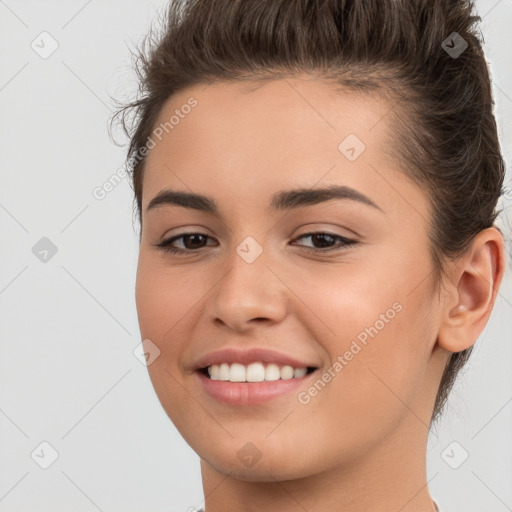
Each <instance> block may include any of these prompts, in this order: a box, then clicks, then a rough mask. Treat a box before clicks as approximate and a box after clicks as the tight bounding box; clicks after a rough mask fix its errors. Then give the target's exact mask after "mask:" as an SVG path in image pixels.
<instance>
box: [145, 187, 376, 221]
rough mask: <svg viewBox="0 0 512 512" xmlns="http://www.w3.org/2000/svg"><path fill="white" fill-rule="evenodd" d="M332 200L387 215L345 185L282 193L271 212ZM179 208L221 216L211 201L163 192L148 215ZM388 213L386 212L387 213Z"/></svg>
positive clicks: (167, 190) (208, 198) (367, 198)
mask: <svg viewBox="0 0 512 512" xmlns="http://www.w3.org/2000/svg"><path fill="white" fill-rule="evenodd" d="M332 199H344V200H351V201H358V202H359V203H362V204H365V205H367V206H371V207H372V208H376V209H377V210H380V211H381V212H382V211H383V210H382V209H381V208H380V207H379V206H378V205H377V204H376V203H375V202H374V201H372V200H371V199H370V198H369V197H367V196H365V195H364V194H362V193H361V192H359V191H357V190H356V189H353V188H351V187H347V186H344V185H341V186H338V185H330V186H326V187H322V188H300V189H296V190H282V191H279V192H277V193H275V194H274V195H273V196H272V200H271V202H270V208H271V209H272V210H276V211H279V210H290V209H293V208H301V207H303V206H309V205H313V204H318V203H323V202H326V201H331V200H332ZM164 205H175V206H182V207H184V208H191V209H194V210H199V211H202V212H206V213H211V214H213V215H217V216H220V211H219V207H218V205H217V203H216V202H215V200H214V199H212V198H211V197H207V196H204V195H201V194H195V193H191V192H180V191H176V190H171V189H164V190H162V191H160V192H159V193H158V194H157V195H156V196H155V197H154V198H153V199H152V200H151V201H150V203H149V204H148V206H147V208H146V211H149V210H152V209H153V208H157V207H159V206H164ZM383 213H384V212H383Z"/></svg>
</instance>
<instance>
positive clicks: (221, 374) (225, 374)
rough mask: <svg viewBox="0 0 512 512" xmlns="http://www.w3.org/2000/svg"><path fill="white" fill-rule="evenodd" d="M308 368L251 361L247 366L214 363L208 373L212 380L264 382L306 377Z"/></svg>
mask: <svg viewBox="0 0 512 512" xmlns="http://www.w3.org/2000/svg"><path fill="white" fill-rule="evenodd" d="M307 371H308V370H307V368H293V367H292V366H288V365H285V366H282V367H279V366H278V365H277V364H274V363H270V364H268V365H267V366H266V367H265V366H264V365H263V363H251V364H249V365H247V366H245V365H243V364H240V363H233V364H231V365H230V364H228V363H222V364H212V365H211V366H209V367H208V374H209V375H210V378H211V379H212V380H224V381H230V382H263V381H273V380H279V379H281V380H289V379H293V378H300V377H304V375H306V373H307Z"/></svg>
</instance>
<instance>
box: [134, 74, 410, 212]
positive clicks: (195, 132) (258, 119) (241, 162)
mask: <svg viewBox="0 0 512 512" xmlns="http://www.w3.org/2000/svg"><path fill="white" fill-rule="evenodd" d="M191 105H193V106H191ZM390 108H392V107H391V106H390V105H389V104H388V103H387V102H385V101H384V100H383V99H382V98H381V96H380V95H376V94H373V95H370V94H361V93H356V92H353V91H346V90H342V91H340V90H336V89H335V88H334V86H332V85H330V84H327V83H326V82H324V81H321V80H319V79H316V78H311V77H306V78H304V77H293V78H285V79H279V80H273V81H269V82H264V83H262V82H255V81H252V82H235V81H227V82H215V83H213V84H209V85H204V84H200V85H195V86H193V87H190V88H187V89H185V90H183V91H181V92H180V93H178V94H176V95H174V96H173V97H171V98H170V99H169V100H168V101H167V102H166V103H165V104H164V106H163V107H162V109H161V111H160V114H159V116H158V119H157V121H156V123H155V125H154V130H153V135H152V139H153V140H154V142H155V145H154V147H153V148H152V149H151V150H150V151H149V153H148V156H147V159H146V167H145V176H144V185H143V209H145V208H146V207H147V205H148V203H149V201H150V200H151V198H152V197H154V196H155V195H156V194H157V193H158V192H159V191H160V190H162V189H163V188H165V187H170V188H173V189H179V190H182V191H187V190H188V191H193V192H196V193H203V194H205V195H209V196H211V195H216V196H217V197H220V198H221V199H220V201H219V202H220V203H222V198H224V199H226V201H229V199H230V198H231V199H233V198H238V200H239V201H243V202H244V203H245V205H246V206H247V207H249V206H250V205H251V204H252V203H254V202H255V201H256V200H258V201H259V202H261V200H263V198H264V197H265V198H268V197H269V196H270V193H271V192H273V191H276V190H279V189H284V188H291V187H290V185H291V184H293V185H294V186H295V188H296V187H297V186H301V187H312V186H314V185H315V184H316V183H318V184H320V185H322V184H327V183H337V184H342V185H347V186H352V187H354V188H359V189H366V192H368V193H369V194H371V193H372V188H378V187H382V178H381V177H379V175H378V172H379V169H381V170H382V169H383V168H386V169H387V172H388V173H389V172H393V173H394V174H395V175H396V179H399V180H402V181H403V179H404V176H403V175H401V173H400V172H398V171H397V164H396V162H395V161H393V159H392V158H391V157H390V156H389V152H388V151H386V148H387V146H388V144H389V141H390V140H391V139H392V135H393V133H392V129H393V126H392V125H391V123H390V121H389V116H388V115H387V114H388V113H389V111H390ZM157 130H158V131H157ZM155 134H158V136H155ZM347 141H348V142H347ZM351 146H352V147H354V149H355V152H356V159H352V158H348V157H347V155H348V156H351V154H350V153H347V150H349V151H350V150H351ZM353 154H354V151H352V157H353ZM212 191H214V192H213V194H212ZM363 193H365V192H363ZM265 200H266V199H265ZM267 202H268V201H267Z"/></svg>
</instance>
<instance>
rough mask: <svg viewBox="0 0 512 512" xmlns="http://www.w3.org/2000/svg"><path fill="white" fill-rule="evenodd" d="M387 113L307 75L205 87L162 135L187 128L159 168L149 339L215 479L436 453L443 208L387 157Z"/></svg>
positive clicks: (151, 181)
mask: <svg viewBox="0 0 512 512" xmlns="http://www.w3.org/2000/svg"><path fill="white" fill-rule="evenodd" d="M191 98H193V100H191ZM186 105H194V106H193V107H191V108H188V107H187V106H186ZM389 109H390V106H389V105H387V104H385V103H384V102H383V100H381V99H376V98H375V97H373V96H364V95H360V94H357V95H356V94H354V93H351V92H339V91H335V90H334V89H333V87H332V86H329V85H328V84H326V83H324V82H322V81H320V80H319V79H313V78H311V77H294V78H288V79H282V80H275V81H272V82H268V83H265V84H264V85H262V84H261V83H260V84H257V83H255V82H254V83H245V84H241V83H235V82H218V83H216V84H213V85H208V86H204V85H201V86H194V87H191V88H189V89H187V90H185V91H182V92H181V93H180V94H177V95H176V96H174V97H172V98H170V99H169V100H168V102H167V103H166V104H165V106H164V108H163V109H162V111H161V113H160V116H159V119H158V120H157V122H156V123H155V128H157V127H158V126H160V125H161V124H162V125H163V124H164V123H165V122H168V121H169V119H170V118H171V116H173V115H174V116H175V117H174V118H173V119H174V120H173V121H171V122H172V123H173V126H172V129H169V125H167V127H168V128H167V130H163V131H162V129H160V130H159V131H158V132H154V133H157V134H158V135H159V137H153V140H154V142H156V144H154V145H153V144H152V146H153V147H152V149H151V150H150V151H149V154H148V156H147V160H146V169H145V175H144V181H143V197H142V204H143V214H142V219H143V220H142V237H141V245H140V254H139V262H138V270H137V283H136V303H137V310H138V317H139V325H140V330H141V335H142V339H143V340H151V345H147V346H148V347H153V348H150V349H149V352H150V353H151V352H152V351H154V353H155V354H156V353H157V350H156V348H154V347H157V349H158V350H159V351H160V353H159V355H158V357H156V358H155V359H154V360H153V361H152V362H151V363H150V364H149V366H148V371H149V375H150V378H151V381H152V383H153V385H154V388H155V391H156V393H157V395H158V398H159V400H160V402H161V404H162V406H163V407H164V409H165V411H166V413H167V414H168V416H169V417H170V419H171V420H172V421H173V423H174V424H175V426H176V428H177V429H178V430H179V432H180V433H181V434H182V436H183V437H184V439H185V440H186V441H187V442H188V443H189V444H190V446H191V447H192V448H193V449H194V450H195V451H196V452H197V453H198V454H199V456H200V457H201V459H203V463H205V464H207V465H208V466H209V467H211V468H214V469H215V470H217V471H219V472H223V473H228V472H232V473H231V474H232V475H236V476H237V477H239V478H241V479H245V480H248V481H249V480H259V481H267V480H271V479H276V478H277V479H293V478H299V477H304V476H308V475H313V474H315V473H319V472H321V471H324V470H326V469H328V468H333V467H335V466H339V465H340V464H350V463H355V461H357V460H362V458H364V457H369V456H370V455H371V454H372V453H374V452H375V451H376V450H377V449H378V448H379V447H381V448H382V447H384V446H386V445H387V446H391V443H393V442H396V441H393V440H394V439H395V440H396V437H397V436H396V433H397V432H402V433H403V436H406V437H405V439H407V436H413V435H417V434H418V433H419V434H420V435H424V436H425V438H426V435H427V433H428V432H427V431H428V429H427V426H426V425H428V422H429V420H430V412H431V408H432V406H433V400H434V398H435V392H436V391H437V385H438V382H434V380H433V379H432V378H431V372H430V370H429V369H430V366H431V365H432V364H435V361H434V359H435V358H434V356H433V352H434V353H435V350H434V349H435V342H436V334H437V331H436V328H437V325H438V316H439V315H438V313H439V305H438V302H437V293H436V291H435V290H434V288H433V285H432V282H431V280H430V277H431V271H432V263H431V259H430V256H429V251H428V238H427V222H428V219H429V216H430V206H429V203H428V200H427V198H426V195H425V193H424V191H423V190H421V189H420V188H419V187H418V186H417V185H416V184H415V183H414V182H413V181H411V180H410V179H409V178H408V177H406V176H405V174H404V173H403V172H401V170H399V169H398V165H397V163H396V162H395V161H394V160H393V159H392V157H390V156H388V155H389V150H388V149H389V148H388V147H387V139H388V136H389V135H390V134H391V133H392V132H391V130H392V129H393V125H392V123H391V122H390V117H391V116H390V115H386V114H387V113H388V111H389ZM176 111H177V112H176ZM167 132H168V133H167ZM351 134H352V135H351ZM347 137H348V139H347ZM159 138H160V139H161V140H159ZM363 144H364V146H363ZM329 187H330V188H331V190H334V189H335V187H339V188H338V189H337V190H338V193H337V194H334V195H333V196H329V195H328V194H324V195H323V196H322V195H320V194H316V195H315V194H313V193H312V191H318V190H320V189H326V188H329ZM292 190H298V191H299V192H297V193H295V194H292V193H287V192H288V191H292ZM163 191H173V192H182V193H187V194H199V195H202V196H206V197H207V198H209V199H210V200H211V203H208V204H207V202H206V201H205V200H201V201H200V200H196V201H195V202H193V203H192V204H190V202H189V203H185V202H184V201H183V197H182V199H181V200H177V199H176V198H177V196H172V197H171V195H170V194H167V196H163V195H162V192H163ZM304 192H306V193H304ZM307 192H309V194H308V193H307ZM157 196H160V199H159V200H158V201H157V200H155V198H156V197H157ZM207 205H209V206H210V207H209V208H207V207H206V206H207ZM193 206H195V207H193ZM214 207H215V208H216V209H214ZM163 243H167V245H163ZM170 249H176V250H178V251H179V252H175V253H173V252H171V251H170ZM146 343H147V342H146ZM224 350H226V352H221V353H220V354H217V353H218V352H219V351H224ZM212 354H213V356H212ZM210 363H212V364H213V363H216V364H218V365H219V369H218V370H217V369H216V368H215V369H213V370H211V371H212V373H213V379H212V378H211V377H208V376H207V375H206V373H208V370H204V368H205V367H206V366H208V365H209V364H210ZM231 363H235V364H233V365H232V364H231ZM242 363H244V364H243V365H241V364H242ZM253 363H261V364H253ZM240 365H241V366H240ZM287 366H291V367H292V368H296V370H295V371H294V370H290V368H285V367H287ZM302 368H304V369H308V368H309V370H307V373H306V374H305V375H302V374H303V373H304V371H305V370H304V369H302ZM313 368H314V370H312V369H313ZM217 371H218V372H219V373H217ZM276 371H277V373H276ZM287 372H288V373H287ZM264 375H266V376H267V377H268V378H269V379H278V380H269V381H263V382H252V381H254V380H255V381H257V380H259V379H261V378H263V376H264ZM290 375H296V376H294V377H293V378H289V377H290ZM226 378H228V379H229V380H228V381H226V380H223V379H226ZM246 379H249V380H251V382H242V381H245V380H246ZM232 380H234V381H235V382H231V381H232ZM237 380H240V381H239V382H236V381H237ZM401 440H402V442H403V440H404V437H402V438H401ZM411 442H412V438H411ZM406 444H407V442H406Z"/></svg>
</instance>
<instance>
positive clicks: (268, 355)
mask: <svg viewBox="0 0 512 512" xmlns="http://www.w3.org/2000/svg"><path fill="white" fill-rule="evenodd" d="M256 362H261V363H274V364H277V365H283V366H286V365H289V366H292V367H293V368H307V367H316V366H315V365H314V364H311V363H308V362H305V361H300V360H299V359H296V358H294V357H291V356H289V355H287V354H283V353H280V352H275V351H274V350H270V349H265V348H250V349H245V350H244V349H240V348H224V349H222V350H217V351H215V352H210V353H209V354H206V355H205V356H203V357H200V358H199V359H198V360H197V362H196V365H195V367H196V370H200V369H203V368H206V367H208V366H211V365H212V364H220V363H228V364H232V363H240V364H243V365H248V364H250V363H256Z"/></svg>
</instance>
